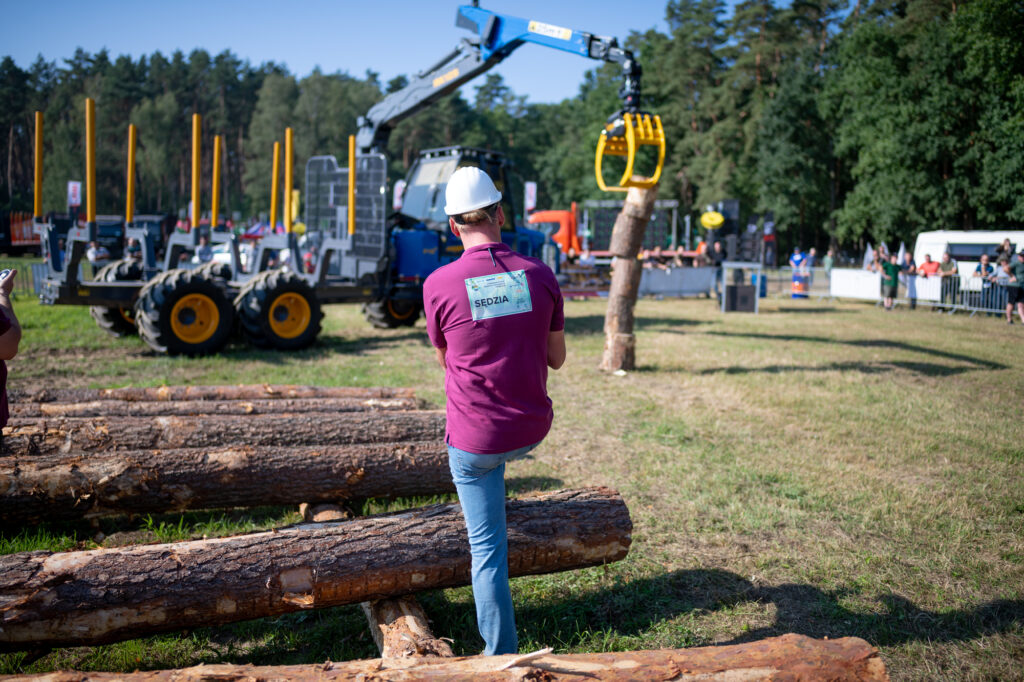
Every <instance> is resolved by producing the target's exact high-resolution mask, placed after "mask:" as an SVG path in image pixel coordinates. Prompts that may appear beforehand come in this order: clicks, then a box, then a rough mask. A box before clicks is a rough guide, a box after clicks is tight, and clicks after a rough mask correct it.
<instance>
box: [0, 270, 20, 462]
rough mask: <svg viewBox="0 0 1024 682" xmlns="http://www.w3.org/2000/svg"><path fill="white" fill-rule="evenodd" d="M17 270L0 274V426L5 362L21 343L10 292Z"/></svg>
mask: <svg viewBox="0 0 1024 682" xmlns="http://www.w3.org/2000/svg"><path fill="white" fill-rule="evenodd" d="M17 274H18V271H17V270H5V271H4V272H3V273H2V274H0V428H3V427H4V426H7V420H8V419H9V418H10V410H9V409H8V407H7V363H6V360H11V359H12V358H14V356H15V355H17V354H18V344H19V343H21V325H20V324H19V323H18V318H17V316H16V315H15V314H14V306H13V305H12V304H11V292H12V291H14V278H15V276H16V275H17ZM0 451H3V436H2V435H0Z"/></svg>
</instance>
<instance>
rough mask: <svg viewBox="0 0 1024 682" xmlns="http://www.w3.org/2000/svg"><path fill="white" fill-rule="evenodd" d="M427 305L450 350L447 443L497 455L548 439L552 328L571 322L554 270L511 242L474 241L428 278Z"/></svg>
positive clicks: (434, 339) (439, 340)
mask: <svg viewBox="0 0 1024 682" xmlns="http://www.w3.org/2000/svg"><path fill="white" fill-rule="evenodd" d="M492 255H493V261H492ZM524 278H525V286H524V284H523V279H524ZM495 286H498V287H499V288H494V287H495ZM502 287H503V288H502ZM524 289H525V293H528V298H527V297H525V296H524ZM494 292H497V293H494ZM508 299H511V302H510V301H509V300H508ZM423 303H424V307H425V309H426V318H427V333H428V334H429V335H430V341H431V343H433V344H434V346H435V347H437V348H447V349H448V352H447V354H446V364H447V366H448V371H447V372H445V377H444V389H445V393H446V394H447V396H448V401H447V417H448V424H447V429H446V434H445V440H446V441H447V442H448V444H450V445H453V446H455V447H457V448H459V449H460V450H465V451H467V452H473V453H476V454H480V455H493V454H498V453H502V452H508V451H509V450H515V449H517V448H521V447H524V446H526V445H533V444H534V443H538V442H540V441H541V440H543V439H544V436H546V435H547V433H548V430H549V429H550V428H551V419H552V417H553V416H554V415H553V412H552V410H551V399H550V398H548V394H547V380H548V333H549V332H553V331H560V330H562V329H563V328H564V327H565V318H564V315H563V313H562V292H561V290H560V289H559V287H558V282H556V281H555V275H554V273H553V272H551V269H550V268H549V267H548V266H547V265H545V264H544V263H543V262H541V261H539V260H537V259H536V258H528V257H526V256H523V255H521V254H518V253H516V252H515V251H513V250H512V249H510V248H509V247H508V246H507V245H505V244H500V243H498V244H483V245H481V246H474V247H473V248H470V249H466V251H465V252H464V253H463V254H462V256H461V257H460V258H459V259H458V260H457V261H454V262H452V263H449V264H448V265H445V266H444V267H441V268H438V269H437V270H435V271H434V272H433V273H432V274H431V275H430V277H428V278H427V281H426V282H424V284H423ZM527 307H529V310H526V308H527ZM474 311H475V312H474ZM489 315H496V316H494V317H489ZM474 318H476V319H474Z"/></svg>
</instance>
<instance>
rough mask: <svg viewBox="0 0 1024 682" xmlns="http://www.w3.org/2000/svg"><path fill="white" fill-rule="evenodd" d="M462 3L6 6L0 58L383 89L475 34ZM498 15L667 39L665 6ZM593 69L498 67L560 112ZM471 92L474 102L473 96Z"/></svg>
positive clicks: (520, 54) (526, 7)
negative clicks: (146, 66) (106, 58)
mask: <svg viewBox="0 0 1024 682" xmlns="http://www.w3.org/2000/svg"><path fill="white" fill-rule="evenodd" d="M460 4H469V3H468V2H466V1H458V0H451V1H449V0H421V1H420V2H414V1H410V0H391V1H387V0H376V1H374V0H370V1H366V0H361V1H358V2H356V1H355V0H330V1H327V0H299V1H298V2H294V3H284V2H270V1H268V0H250V1H247V2H239V1H236V0H231V1H218V0H206V1H205V2H200V1H198V0H176V1H175V2H167V1H166V0H164V1H161V0H156V1H153V0H134V1H132V2H126V1H124V0H120V1H115V0H95V1H86V2H82V1H81V0H78V1H76V2H70V1H67V0H48V1H47V0H42V1H41V0H35V1H33V0H0V17H2V22H0V55H10V56H11V57H12V58H13V59H14V61H15V62H16V63H17V64H18V65H19V66H21V67H23V68H24V67H28V66H29V65H30V64H31V63H32V62H33V61H34V60H35V58H36V55H38V54H42V55H43V57H44V58H46V59H47V60H57V61H58V64H61V63H62V62H61V60H62V59H63V58H65V57H69V56H71V55H72V54H73V53H74V51H75V48H76V47H82V48H84V49H85V50H87V51H89V52H97V51H99V50H100V49H102V48H104V47H106V48H107V49H108V50H109V51H110V53H111V55H112V56H116V55H119V54H129V55H131V56H132V57H133V58H138V57H139V56H141V55H144V54H151V53H153V52H155V51H156V50H160V51H161V52H163V53H164V54H165V55H167V54H170V53H171V52H173V51H174V50H176V49H180V50H182V51H183V52H184V53H186V54H188V53H189V52H190V51H191V50H193V49H195V48H203V49H206V50H207V51H209V52H210V53H211V54H216V53H218V52H221V51H223V50H225V49H228V50H231V51H232V52H234V53H235V54H236V55H238V56H239V57H241V58H242V59H248V60H250V61H251V62H253V63H254V64H259V63H261V62H265V61H271V60H273V61H276V62H281V63H284V64H286V65H287V67H288V69H289V70H290V71H291V72H292V73H293V74H296V75H298V76H305V75H307V74H308V73H309V72H310V71H312V70H313V68H314V67H315V66H317V65H319V66H320V68H321V69H322V70H323V71H324V72H326V73H332V72H335V71H346V72H348V73H350V74H352V75H354V76H362V75H363V74H364V73H365V72H366V70H367V69H371V70H373V71H376V72H378V73H379V74H380V77H381V81H382V82H385V83H386V82H387V81H388V79H390V78H393V77H394V76H397V75H399V74H412V73H415V72H417V71H420V70H422V69H425V68H427V67H428V66H430V65H432V64H433V63H434V62H436V61H437V60H438V59H439V58H440V57H442V56H444V55H445V54H447V52H448V51H449V50H450V49H451V48H453V47H454V46H455V45H456V44H458V42H459V40H460V39H461V38H462V37H465V36H467V35H469V32H467V31H465V30H463V29H459V28H456V27H455V14H456V9H457V7H458V6H459V5H460ZM480 4H481V6H482V7H483V8H485V9H489V10H492V11H495V12H499V13H503V14H510V15H513V16H518V17H523V18H526V19H536V20H538V21H543V22H546V23H550V24H556V25H559V26H563V27H566V28H571V29H575V30H580V31H587V32H589V33H593V34H596V35H607V36H615V37H617V38H619V39H620V41H621V40H624V39H625V38H626V37H627V36H628V35H629V33H630V31H634V30H635V31H645V30H647V29H649V28H657V29H659V30H661V31H667V26H666V24H665V21H664V15H665V4H666V3H665V0H639V1H636V0H634V1H632V2H622V1H621V0H620V1H618V2H610V1H608V0H589V1H587V0H557V1H556V2H552V1H548V2H544V1H541V0H515V1H513V0H481V3H480ZM595 65H596V62H593V61H591V60H589V59H584V58H582V57H579V56H577V55H573V54H569V53H567V52H561V51H559V50H554V49H550V48H544V47H540V46H538V45H524V46H522V47H520V48H519V50H518V51H516V52H515V53H514V54H513V55H511V56H510V57H509V58H508V59H506V60H505V61H504V62H502V63H501V64H500V65H498V66H497V67H496V68H495V69H494V70H493V72H496V73H500V74H501V75H502V76H503V77H504V78H505V82H506V84H508V85H509V86H510V87H511V88H512V90H513V91H514V92H515V93H516V94H520V95H526V96H527V98H528V100H529V101H530V102H557V101H560V100H562V99H563V98H565V97H570V96H572V95H575V94H576V91H577V88H578V87H579V84H580V82H581V81H582V78H583V74H584V72H585V71H586V70H588V69H589V68H592V67H593V66H595ZM480 82H481V79H479V78H478V79H477V80H476V81H474V82H473V83H471V84H469V85H468V86H467V88H468V91H467V92H466V93H465V94H466V95H467V96H469V97H472V94H473V90H472V86H473V85H478V84H479V83H480Z"/></svg>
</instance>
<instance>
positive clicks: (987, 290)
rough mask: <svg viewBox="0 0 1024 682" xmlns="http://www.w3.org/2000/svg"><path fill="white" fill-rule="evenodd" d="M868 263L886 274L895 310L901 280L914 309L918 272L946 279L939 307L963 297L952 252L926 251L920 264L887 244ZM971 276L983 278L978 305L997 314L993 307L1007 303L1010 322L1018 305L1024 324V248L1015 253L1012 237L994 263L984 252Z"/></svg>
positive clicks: (887, 298)
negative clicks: (935, 253)
mask: <svg viewBox="0 0 1024 682" xmlns="http://www.w3.org/2000/svg"><path fill="white" fill-rule="evenodd" d="M866 267H867V269H869V270H872V271H873V272H878V273H881V275H882V299H883V304H884V306H885V309H886V310H892V308H893V302H894V299H895V298H897V292H898V287H899V286H900V283H902V284H903V286H904V287H905V289H906V293H907V299H908V300H909V301H910V307H911V309H913V308H915V307H916V305H917V291H916V287H917V280H916V279H915V276H917V277H923V278H925V279H927V278H930V277H938V278H940V279H941V280H942V282H941V286H940V292H941V293H940V295H939V304H940V305H939V307H937V308H935V310H936V311H940V310H942V309H943V307H945V306H951V305H954V304H956V303H957V301H958V300H959V298H960V280H961V276H962V275H961V272H960V268H959V265H958V263H957V262H956V260H954V259H953V258H952V257H951V256H950V255H949V253H943V254H942V256H941V260H940V261H936V260H933V259H932V255H931V254H930V253H926V254H925V255H924V262H922V263H921V264H920V265H918V264H917V263H916V262H915V260H914V256H913V254H911V253H910V252H909V251H908V252H906V253H904V254H903V260H902V261H900V260H899V258H898V256H897V255H896V254H890V253H888V252H887V251H886V250H885V249H884V247H880V248H879V249H878V251H876V252H875V255H874V258H873V260H872V261H871V263H870V264H869V265H867V266H866ZM963 275H964V276H965V275H966V273H963ZM970 277H971V279H977V280H980V281H979V286H978V288H979V291H978V296H977V301H976V304H977V306H978V307H980V308H983V309H990V310H992V312H990V313H989V314H992V315H995V314H997V313H996V312H994V310H993V309H998V308H999V307H1000V306H1002V305H1004V303H1005V314H1006V323H1007V324H1013V312H1014V310H1015V309H1016V312H1017V316H1018V317H1019V318H1020V322H1021V324H1024V250H1022V251H1020V252H1019V253H1017V254H1014V253H1013V246H1012V245H1011V244H1010V240H1009V239H1005V240H1003V243H1002V244H1000V245H999V247H998V248H997V249H996V263H995V264H994V265H993V263H992V258H991V257H990V256H989V254H987V253H984V254H981V256H980V258H979V262H978V264H977V265H976V266H975V267H974V270H973V271H972V272H971V274H970Z"/></svg>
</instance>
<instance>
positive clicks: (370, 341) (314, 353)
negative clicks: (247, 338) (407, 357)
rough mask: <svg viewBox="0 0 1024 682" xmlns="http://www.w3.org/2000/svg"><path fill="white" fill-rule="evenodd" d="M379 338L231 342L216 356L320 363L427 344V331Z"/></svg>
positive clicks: (152, 355)
mask: <svg viewBox="0 0 1024 682" xmlns="http://www.w3.org/2000/svg"><path fill="white" fill-rule="evenodd" d="M381 334H382V335H380V336H356V337H355V338H344V337H340V336H333V335H329V334H321V335H320V336H319V337H317V340H316V341H315V342H314V343H313V345H311V346H310V347H308V348H303V349H302V350H266V349H261V348H255V347H253V346H250V345H248V344H246V343H244V342H242V341H239V340H237V339H236V340H234V341H233V342H232V343H231V344H229V345H228V346H227V347H226V348H225V349H224V350H222V351H221V352H220V354H219V355H218V356H217V357H218V358H219V359H223V360H228V361H254V360H255V361H260V362H266V363H270V364H277V365H281V364H285V363H288V362H293V361H295V360H319V359H322V358H325V357H329V356H333V355H337V354H343V355H362V354H364V353H367V352H369V351H372V350H376V349H378V348H385V349H386V348H389V347H390V346H394V345H395V344H400V343H403V342H405V341H411V340H419V341H421V342H422V343H424V344H426V343H428V341H427V333H426V330H423V329H419V330H415V331H414V330H408V331H399V330H397V329H396V330H392V331H391V332H387V331H384V332H381ZM138 355H139V357H149V358H160V357H164V355H163V353H157V352H156V351H153V350H149V349H146V350H144V351H142V352H140V353H139V354H138Z"/></svg>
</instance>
